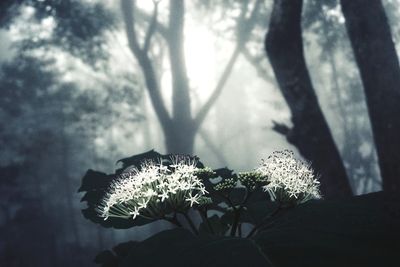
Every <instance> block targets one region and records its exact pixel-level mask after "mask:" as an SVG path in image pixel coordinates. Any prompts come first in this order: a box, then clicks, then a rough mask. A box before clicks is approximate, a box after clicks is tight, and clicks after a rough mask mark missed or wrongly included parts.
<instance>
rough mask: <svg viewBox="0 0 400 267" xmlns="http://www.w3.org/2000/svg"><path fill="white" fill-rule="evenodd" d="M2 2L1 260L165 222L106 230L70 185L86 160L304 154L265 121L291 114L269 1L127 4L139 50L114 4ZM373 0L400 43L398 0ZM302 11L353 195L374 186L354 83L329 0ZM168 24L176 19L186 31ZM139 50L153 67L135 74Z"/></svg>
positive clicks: (27, 258) (58, 256) (248, 164)
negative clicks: (276, 62)
mask: <svg viewBox="0 0 400 267" xmlns="http://www.w3.org/2000/svg"><path fill="white" fill-rule="evenodd" d="M12 2H13V1H4V4H3V3H2V4H0V9H2V11H1V14H0V16H1V17H0V23H1V25H0V26H1V30H0V64H1V70H0V90H1V91H0V96H1V97H0V103H1V105H0V122H1V125H0V129H1V130H0V147H1V149H0V168H1V172H2V173H1V186H0V190H1V193H0V199H1V211H0V214H1V215H0V236H1V238H0V263H3V262H4V263H7V264H8V265H7V264H6V265H4V266H91V265H90V264H94V263H91V261H92V259H93V258H94V256H95V255H96V253H97V252H99V251H101V250H104V249H109V248H110V247H112V246H114V245H115V244H117V243H120V242H123V241H127V240H130V239H138V240H140V239H143V238H146V237H147V236H149V234H150V233H152V232H154V231H157V229H160V228H161V227H169V226H168V225H165V224H164V225H161V224H153V225H151V226H150V227H148V226H146V227H138V228H134V229H130V230H113V229H105V228H102V227H100V226H98V225H96V224H93V223H92V222H90V221H88V220H86V219H85V218H84V217H83V216H82V214H81V209H82V208H84V207H85V203H82V202H80V198H81V197H82V194H80V193H77V190H78V188H79V186H80V183H81V178H82V176H83V175H84V174H85V172H86V170H88V169H94V170H98V171H102V172H105V173H113V172H114V170H115V169H116V168H118V166H119V165H118V163H117V160H119V159H121V158H125V157H129V156H131V155H135V154H139V153H143V152H146V151H148V150H151V149H154V150H156V151H158V152H160V153H190V154H194V155H197V156H198V157H199V158H200V160H201V161H202V162H203V163H204V164H206V165H208V166H211V167H213V168H219V167H225V166H226V167H228V168H230V169H233V170H235V171H236V172H239V171H246V170H252V169H254V168H256V167H257V166H258V165H259V164H260V163H261V160H262V159H264V158H267V157H268V156H269V155H270V154H271V153H272V152H273V151H275V150H282V149H290V150H293V151H295V153H296V155H297V156H298V157H302V156H303V155H302V153H301V152H300V151H299V150H298V147H296V146H295V145H293V144H292V143H290V142H288V140H287V138H286V136H285V135H283V134H282V132H280V131H279V130H276V125H277V124H278V125H284V126H285V127H288V128H291V127H292V126H293V122H292V120H291V118H292V113H291V112H292V111H291V109H290V108H289V107H288V103H287V102H286V101H285V98H284V96H283V95H282V91H281V90H280V87H279V84H278V83H277V80H276V78H275V73H274V71H273V69H272V67H271V65H270V62H269V60H268V57H267V55H266V52H265V49H264V39H265V34H266V33H267V31H268V27H269V26H268V25H269V19H270V15H271V10H272V7H273V1H272V0H271V1H269V0H268V1H259V2H260V3H258V1H253V0H249V1H185V7H184V16H183V21H184V23H183V24H179V19H177V22H176V23H177V24H173V23H170V24H169V22H170V20H171V18H170V17H169V16H170V15H169V14H170V12H174V11H170V3H169V1H166V0H162V1H148V0H140V1H136V2H137V3H136V6H135V7H134V8H135V12H134V13H135V17H134V24H135V28H134V34H135V40H136V42H137V43H138V44H139V50H138V51H137V54H135V52H134V50H135V47H134V44H133V45H132V40H129V38H128V37H129V27H127V22H129V14H128V17H127V14H126V13H129V11H128V10H126V9H124V6H122V9H121V4H120V1H110V0H108V1H96V0H93V1H90V0H71V1H51V0H38V1H34V0H29V1H19V2H18V4H15V3H14V4H13V3H12ZM121 2H124V1H121ZM125 2H126V1H125ZM172 2H177V1H172ZM382 3H383V4H384V7H385V8H386V15H387V17H388V19H389V22H390V27H391V32H392V37H393V40H394V42H395V45H396V48H397V54H399V49H400V42H399V38H400V27H399V23H398V22H399V20H398V18H399V16H400V8H399V5H400V2H399V1H389V0H384V1H382ZM155 5H157V6H158V8H157V20H156V21H154V20H152V18H154V7H155ZM172 6H173V5H172ZM178 7H179V4H178ZM178 9H179V8H178ZM175 11H176V10H175ZM176 12H178V11H176ZM124 13H125V14H124ZM253 13H254V14H253ZM302 14H303V15H302V36H303V45H304V55H305V59H306V63H307V68H308V72H309V74H310V76H311V80H312V84H313V87H314V89H315V93H316V95H317V97H318V102H319V105H320V107H321V109H322V111H323V115H324V117H325V119H326V121H327V122H328V125H329V129H330V132H331V134H332V136H333V139H334V143H335V144H336V147H337V149H338V151H339V153H340V156H341V158H342V161H343V165H344V166H345V169H346V173H347V176H348V179H349V183H350V185H351V188H352V190H353V193H354V194H357V195H358V194H365V193H368V192H374V191H379V190H381V189H382V187H381V176H380V171H379V166H378V158H377V154H376V148H375V145H374V139H373V133H372V130H371V123H370V119H369V116H368V110H367V105H366V101H365V96H364V89H363V84H362V81H361V78H360V74H359V70H358V67H357V64H356V62H355V59H354V56H353V51H352V47H351V44H350V40H349V38H348V35H347V32H346V26H345V19H344V17H343V14H342V12H341V8H340V6H339V3H337V2H336V1H333V0H332V1H317V0H307V1H305V2H304V6H303V12H302ZM172 17H174V16H172ZM174 18H177V17H174ZM171 25H172V26H174V25H178V26H177V27H182V25H183V27H184V28H183V31H182V32H183V36H180V35H179V31H175V30H174V29H173V28H172V29H170V28H168V27H172V26H171ZM175 32H176V33H177V35H174V33H175ZM165 35H167V36H165ZM168 35H170V36H168ZM131 37H132V36H131ZM180 37H182V39H179V38H180ZM146 40H147V41H146ZM146 43H148V44H146ZM179 44H181V45H183V47H179ZM147 45H148V47H147V48H146V46H147ZM132 46H133V47H132ZM138 53H142V54H141V55H139V54H138ZM173 53H174V54H173ZM172 54H173V55H172ZM141 56H142V59H141V62H140V60H138V57H141ZM143 57H145V59H143ZM146 58H148V59H149V60H150V62H151V65H152V68H153V70H152V71H153V72H154V73H153V74H154V75H153V76H146V75H145V73H146V72H147V73H149V69H148V66H147V68H146ZM150 72H151V71H150ZM151 77H153V78H154V79H153V80H152V81H153V82H155V83H156V84H157V88H154V87H152V85H151V82H150V84H149V79H150V80H151ZM210 99H213V100H211V102H210ZM160 101H161V103H162V105H160ZM207 103H210V106H209V109H207V108H205V107H206V106H207ZM164 109H165V110H164ZM203 111H204V118H203V120H201V119H199V120H196V118H197V117H201V116H198V115H199V114H202V112H203ZM165 117H168V119H165ZM168 123H169V124H168ZM314 130H315V131H316V132H318V131H319V129H318V128H315V129H314ZM166 133H169V135H170V136H169V137H168V136H167V134H166ZM188 133H190V134H192V135H193V137H194V141H193V144H192V145H193V146H192V147H191V145H190V143H191V140H190V138H189V137H188V136H189V135H190V134H188ZM168 138H169V139H168ZM186 139H187V140H186ZM305 159H306V160H310V161H311V162H312V159H310V158H305ZM21 255H24V257H23V258H21ZM38 255H41V256H38ZM44 255H46V256H44ZM28 262H30V264H31V265H29V264H28ZM0 265H1V264H0ZM93 266H94V265H93Z"/></svg>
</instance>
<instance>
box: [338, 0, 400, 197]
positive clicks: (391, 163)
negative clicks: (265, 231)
mask: <svg viewBox="0 0 400 267" xmlns="http://www.w3.org/2000/svg"><path fill="white" fill-rule="evenodd" d="M341 6H342V11H343V14H344V16H345V18H346V28H347V32H348V35H349V38H350V41H351V45H352V47H353V51H354V55H355V59H356V62H357V65H358V68H359V70H360V74H361V80H362V83H363V86H364V90H365V97H366V100H367V106H368V112H369V116H370V119H371V125H372V130H373V133H374V140H375V145H376V149H377V153H378V162H379V167H380V170H381V176H382V187H383V189H384V190H385V191H392V190H395V191H400V164H399V161H400V154H399V149H400V105H399V103H398V102H399V100H400V67H399V60H398V57H397V54H396V50H395V46H394V43H393V40H392V35H391V32H390V27H389V24H388V20H387V17H386V14H385V11H384V9H383V6H382V3H381V1H380V0H370V1H368V4H367V3H366V2H365V1H362V0H341Z"/></svg>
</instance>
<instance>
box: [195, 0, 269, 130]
mask: <svg viewBox="0 0 400 267" xmlns="http://www.w3.org/2000/svg"><path fill="white" fill-rule="evenodd" d="M261 3H262V1H261V0H257V2H256V3H255V5H254V7H253V10H252V12H251V15H250V17H249V18H248V19H247V20H246V19H245V16H246V13H247V8H243V9H242V12H241V14H240V17H239V20H238V26H237V28H238V30H239V29H241V30H239V31H238V41H237V44H236V47H235V49H234V51H233V53H232V55H231V57H230V59H229V61H228V64H227V65H226V67H225V70H224V72H223V73H222V76H221V77H220V79H219V81H218V83H217V86H216V87H215V89H214V91H213V93H212V94H211V95H210V96H209V98H208V100H207V101H206V103H205V104H204V105H203V107H202V108H201V109H200V111H199V112H198V113H197V116H196V118H195V127H197V128H198V127H199V126H200V125H201V124H202V122H203V121H204V119H205V117H206V116H207V114H208V112H209V111H210V109H211V107H212V106H213V105H214V104H215V102H216V101H217V99H218V97H219V96H220V95H221V93H222V90H223V88H224V86H225V84H226V81H227V80H228V78H229V76H230V74H231V72H232V69H233V66H234V64H235V62H236V60H237V58H238V56H239V54H240V50H241V49H242V48H243V46H244V44H245V43H246V42H247V39H248V38H249V35H250V32H251V30H252V29H253V27H254V24H255V20H256V17H257V14H258V9H259V6H260V4H261ZM246 7H247V6H246Z"/></svg>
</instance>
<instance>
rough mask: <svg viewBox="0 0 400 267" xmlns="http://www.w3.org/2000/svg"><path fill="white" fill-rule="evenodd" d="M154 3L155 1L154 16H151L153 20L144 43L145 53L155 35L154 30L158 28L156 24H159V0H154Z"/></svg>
mask: <svg viewBox="0 0 400 267" xmlns="http://www.w3.org/2000/svg"><path fill="white" fill-rule="evenodd" d="M153 3H154V11H153V17H152V18H151V22H150V25H149V28H148V29H147V33H146V37H145V39H144V44H143V51H144V52H145V53H147V51H148V50H149V46H150V41H151V37H153V34H154V32H155V30H156V26H157V16H158V3H159V1H156V0H154V1H153Z"/></svg>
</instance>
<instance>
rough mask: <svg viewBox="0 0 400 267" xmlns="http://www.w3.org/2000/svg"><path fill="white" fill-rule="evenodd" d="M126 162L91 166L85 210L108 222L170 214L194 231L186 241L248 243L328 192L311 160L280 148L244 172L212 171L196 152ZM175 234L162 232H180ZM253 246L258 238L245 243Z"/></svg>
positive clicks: (124, 223) (122, 224)
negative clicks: (109, 168)
mask: <svg viewBox="0 0 400 267" xmlns="http://www.w3.org/2000/svg"><path fill="white" fill-rule="evenodd" d="M121 162H122V168H121V169H118V170H117V171H116V173H115V174H112V175H107V174H104V173H100V172H96V171H92V170H89V171H88V172H87V173H86V175H85V176H84V177H83V180H82V186H81V188H80V191H85V192H86V193H85V195H84V197H83V199H82V201H86V202H87V203H88V207H87V208H86V209H85V210H83V214H84V216H85V217H86V218H88V219H90V220H91V221H93V222H96V223H99V224H101V225H103V226H105V227H114V228H120V229H121V228H130V227H133V226H139V225H144V224H147V223H150V222H153V221H157V220H165V221H168V222H170V223H171V224H173V225H174V226H175V227H177V229H176V230H174V231H173V233H174V235H181V234H182V232H179V233H178V232H177V231H183V229H186V228H187V229H189V230H190V232H191V235H190V237H189V236H188V235H187V234H182V235H184V236H185V238H186V239H191V240H192V235H194V236H202V237H203V238H204V237H207V238H211V237H212V238H216V237H224V236H225V237H226V236H228V237H230V238H241V239H232V240H231V242H230V243H229V244H231V243H232V242H233V240H235V242H246V241H244V240H247V239H246V238H253V237H254V236H257V234H258V233H261V232H262V231H264V230H265V229H268V228H269V227H270V226H271V224H273V222H274V219H275V218H277V217H278V216H279V215H280V214H283V213H285V211H287V210H288V209H290V208H292V207H294V206H296V205H299V204H302V203H305V202H307V201H308V200H311V199H318V198H320V197H321V195H320V192H319V189H318V186H319V182H318V180H317V179H316V176H315V174H314V172H313V170H312V168H311V167H310V164H308V163H306V162H304V161H301V160H298V159H296V158H295V157H294V154H293V152H290V151H279V152H275V153H273V154H272V155H271V156H270V157H269V158H267V159H266V160H264V161H263V162H262V164H261V165H260V166H259V167H258V168H256V169H254V170H253V171H249V172H242V173H238V174H235V173H234V172H233V171H232V170H229V169H227V168H222V169H216V170H212V169H210V168H208V167H205V166H204V165H203V164H202V163H201V162H200V161H199V159H198V158H196V157H191V156H182V155H161V154H159V153H157V152H155V151H149V152H146V153H143V154H140V155H136V156H133V157H130V158H126V159H122V160H121ZM170 231H172V230H170ZM185 231H188V230H185ZM167 233H169V232H168V231H163V232H161V233H160V234H158V235H155V236H154V238H156V239H157V240H158V239H159V238H161V236H164V235H167V236H168V237H169V238H172V237H171V236H169V235H168V234H167ZM185 233H186V232H185ZM150 240H151V239H150ZM194 240H196V242H200V241H199V239H193V240H192V241H191V242H195V241H194ZM202 240H204V239H202ZM212 240H214V239H212ZM224 240H226V239H224ZM238 240H240V241H238ZM157 242H158V241H157ZM224 242H225V241H224ZM247 245H251V246H253V245H254V244H253V243H252V244H247V243H243V244H241V246H247ZM228 247H229V246H224V248H228ZM103 256H104V255H103ZM113 257H118V255H117V256H115V255H114V256H113ZM265 258H266V257H265V255H264V256H263V257H262V259H260V260H261V261H265ZM146 260H148V259H146ZM99 262H102V263H104V260H103V261H102V260H100V261H99ZM264 263H265V262H264ZM246 264H248V262H246ZM268 264H269V263H268ZM104 266H110V265H106V264H105V263H104ZM267 266H268V265H267Z"/></svg>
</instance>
